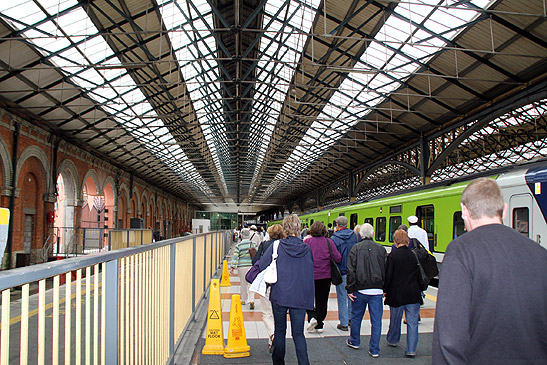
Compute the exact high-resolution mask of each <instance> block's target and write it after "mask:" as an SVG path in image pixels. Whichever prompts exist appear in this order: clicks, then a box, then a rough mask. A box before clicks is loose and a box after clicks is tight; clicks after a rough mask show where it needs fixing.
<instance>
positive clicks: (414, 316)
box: [384, 229, 423, 357]
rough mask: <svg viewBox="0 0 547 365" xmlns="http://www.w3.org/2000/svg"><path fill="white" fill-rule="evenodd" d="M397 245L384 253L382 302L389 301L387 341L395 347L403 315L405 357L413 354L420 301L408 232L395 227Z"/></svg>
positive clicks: (416, 266) (394, 239) (416, 273)
mask: <svg viewBox="0 0 547 365" xmlns="http://www.w3.org/2000/svg"><path fill="white" fill-rule="evenodd" d="M393 241H395V244H396V245H397V249H396V250H393V251H392V252H391V253H390V254H389V255H388V257H387V267H386V281H385V284H384V293H385V296H386V300H385V304H387V305H389V313H390V316H389V330H388V333H387V337H386V340H387V344H388V345H389V346H393V347H397V345H398V344H399V341H400V340H401V319H402V318H403V311H404V313H405V316H406V351H405V356H406V357H415V356H416V348H417V347H418V317H419V315H420V305H421V304H422V303H423V299H422V295H421V294H420V292H421V290H420V278H419V275H420V273H419V266H418V258H417V257H416V255H414V253H413V252H412V251H411V250H410V249H409V248H408V242H409V238H408V234H407V233H406V232H405V231H404V230H402V229H398V230H397V231H395V234H394V235H393Z"/></svg>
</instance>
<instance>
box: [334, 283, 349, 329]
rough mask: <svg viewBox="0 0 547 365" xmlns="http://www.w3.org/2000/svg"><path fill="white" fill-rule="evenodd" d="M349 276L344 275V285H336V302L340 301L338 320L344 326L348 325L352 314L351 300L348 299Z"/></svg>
mask: <svg viewBox="0 0 547 365" xmlns="http://www.w3.org/2000/svg"><path fill="white" fill-rule="evenodd" d="M347 278H348V276H347V275H342V284H340V285H336V300H337V301H338V319H339V320H340V324H341V325H342V326H347V325H348V319H349V314H350V313H351V300H349V299H348V292H347V291H346V280H347Z"/></svg>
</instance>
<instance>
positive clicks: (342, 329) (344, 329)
mask: <svg viewBox="0 0 547 365" xmlns="http://www.w3.org/2000/svg"><path fill="white" fill-rule="evenodd" d="M336 328H338V329H339V330H341V331H347V330H348V326H342V325H341V324H340V323H338V325H337V326H336Z"/></svg>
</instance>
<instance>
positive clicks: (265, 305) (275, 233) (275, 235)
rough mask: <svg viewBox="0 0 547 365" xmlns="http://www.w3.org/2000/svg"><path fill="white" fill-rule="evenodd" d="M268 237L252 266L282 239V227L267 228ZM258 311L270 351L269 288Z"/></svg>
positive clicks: (270, 315)
mask: <svg viewBox="0 0 547 365" xmlns="http://www.w3.org/2000/svg"><path fill="white" fill-rule="evenodd" d="M267 233H268V237H270V238H271V239H270V240H268V241H264V242H262V243H261V244H260V246H258V250H256V255H255V257H253V265H254V264H255V262H256V261H257V260H258V259H259V258H261V257H262V256H263V255H264V252H266V250H267V249H268V247H270V246H271V244H272V243H273V242H274V241H275V240H280V239H282V238H283V226H281V225H280V224H274V225H272V226H270V227H269V228H268V231H267ZM260 310H261V311H262V322H264V325H265V326H266V331H268V348H269V350H270V352H271V351H272V346H273V339H274V329H275V328H274V317H273V311H272V303H271V302H270V287H268V288H266V295H265V296H260Z"/></svg>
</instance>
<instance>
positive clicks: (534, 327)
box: [433, 178, 547, 364]
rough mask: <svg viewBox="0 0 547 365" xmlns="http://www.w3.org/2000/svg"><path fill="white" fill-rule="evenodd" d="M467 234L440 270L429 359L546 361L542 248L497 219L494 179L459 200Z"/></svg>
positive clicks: (499, 203) (546, 267)
mask: <svg viewBox="0 0 547 365" xmlns="http://www.w3.org/2000/svg"><path fill="white" fill-rule="evenodd" d="M461 208H462V218H463V220H464V222H465V228H466V229H467V233H465V234H463V235H461V236H460V237H458V238H456V239H455V240H453V241H452V242H451V243H450V244H449V245H448V248H447V250H446V254H445V255H444V260H443V264H442V267H441V273H440V276H439V278H440V281H439V292H438V297H437V308H436V314H435V329H434V333H433V364H517V363H518V364H524V363H526V364H547V340H546V339H545V329H547V250H545V248H543V247H541V246H540V245H539V244H538V243H536V242H534V241H532V240H530V239H529V238H528V237H527V236H525V235H523V234H522V233H519V232H517V231H515V230H514V229H512V228H509V227H507V226H504V225H503V224H502V218H503V217H504V216H505V214H506V212H507V204H505V203H504V200H503V197H502V194H501V191H500V188H499V187H498V184H497V183H496V181H494V180H492V179H488V178H481V179H477V180H474V181H472V182H471V183H470V184H469V185H468V186H467V187H466V188H465V190H464V191H463V193H462V198H461Z"/></svg>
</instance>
